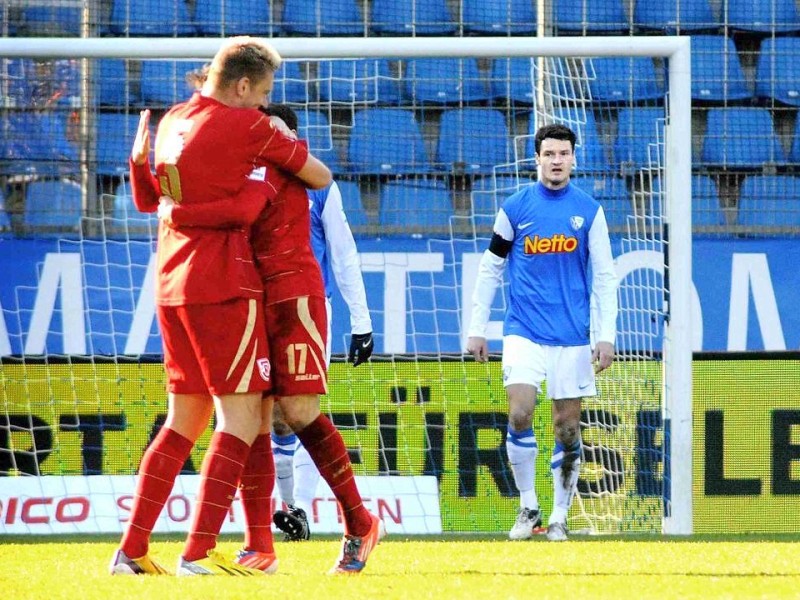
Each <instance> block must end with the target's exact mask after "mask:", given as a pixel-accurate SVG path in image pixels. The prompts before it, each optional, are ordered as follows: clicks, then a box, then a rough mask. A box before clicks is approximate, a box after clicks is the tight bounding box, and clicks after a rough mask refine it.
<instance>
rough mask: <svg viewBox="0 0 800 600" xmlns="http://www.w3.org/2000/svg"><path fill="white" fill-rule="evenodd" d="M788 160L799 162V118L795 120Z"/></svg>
mask: <svg viewBox="0 0 800 600" xmlns="http://www.w3.org/2000/svg"><path fill="white" fill-rule="evenodd" d="M789 162H790V163H800V119H796V120H795V124H794V136H793V137H792V147H791V149H790V150H789Z"/></svg>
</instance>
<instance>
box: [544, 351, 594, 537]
mask: <svg viewBox="0 0 800 600" xmlns="http://www.w3.org/2000/svg"><path fill="white" fill-rule="evenodd" d="M548 351H549V353H550V356H549V357H548V379H547V382H548V395H549V396H550V397H551V398H553V402H552V411H551V412H552V418H553V433H554V437H555V445H554V448H553V456H552V458H551V462H550V471H551V473H552V475H553V512H552V513H551V514H550V519H549V521H548V528H547V538H548V539H549V540H551V541H563V540H566V539H567V514H568V512H569V509H570V507H571V506H572V500H573V498H574V496H575V492H576V490H577V485H578V477H579V475H580V466H581V447H582V441H581V429H580V419H581V396H583V395H594V394H595V393H596V391H595V382H594V371H593V370H592V361H591V350H590V349H589V346H576V347H551V348H549V349H548Z"/></svg>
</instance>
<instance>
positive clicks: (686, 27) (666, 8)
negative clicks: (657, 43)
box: [633, 0, 720, 42]
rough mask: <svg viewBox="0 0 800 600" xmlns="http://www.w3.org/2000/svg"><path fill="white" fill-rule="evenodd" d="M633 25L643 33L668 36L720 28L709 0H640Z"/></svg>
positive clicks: (635, 9)
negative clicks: (655, 32) (657, 33)
mask: <svg viewBox="0 0 800 600" xmlns="http://www.w3.org/2000/svg"><path fill="white" fill-rule="evenodd" d="M633 23H634V25H635V26H636V27H637V28H639V29H641V30H643V31H661V32H663V33H665V34H667V35H675V34H677V33H683V34H686V33H690V32H693V31H704V30H712V29H717V28H719V26H720V23H719V19H717V18H716V17H714V11H713V10H712V9H711V4H710V3H709V1H708V0H669V1H668V2H646V1H641V0H640V1H639V2H637V3H636V7H635V8H634V11H633ZM692 42H694V40H692Z"/></svg>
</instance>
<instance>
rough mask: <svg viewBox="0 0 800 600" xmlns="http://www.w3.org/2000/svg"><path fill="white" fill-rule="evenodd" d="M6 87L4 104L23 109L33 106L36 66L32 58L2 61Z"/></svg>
mask: <svg viewBox="0 0 800 600" xmlns="http://www.w3.org/2000/svg"><path fill="white" fill-rule="evenodd" d="M0 67H2V69H3V70H2V72H3V76H4V79H5V83H6V85H5V86H4V87H5V89H2V88H0V90H2V93H3V94H4V96H3V103H4V104H5V105H7V106H15V107H18V108H23V107H26V106H31V105H32V104H33V81H34V73H35V65H34V62H33V60H31V59H30V58H3V59H0Z"/></svg>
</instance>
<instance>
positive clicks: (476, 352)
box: [467, 336, 489, 362]
mask: <svg viewBox="0 0 800 600" xmlns="http://www.w3.org/2000/svg"><path fill="white" fill-rule="evenodd" d="M467 352H468V353H469V354H472V357H473V358H474V359H475V360H476V361H478V362H486V361H488V360H489V344H487V343H486V338H484V337H477V336H471V337H470V338H468V339H467Z"/></svg>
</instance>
